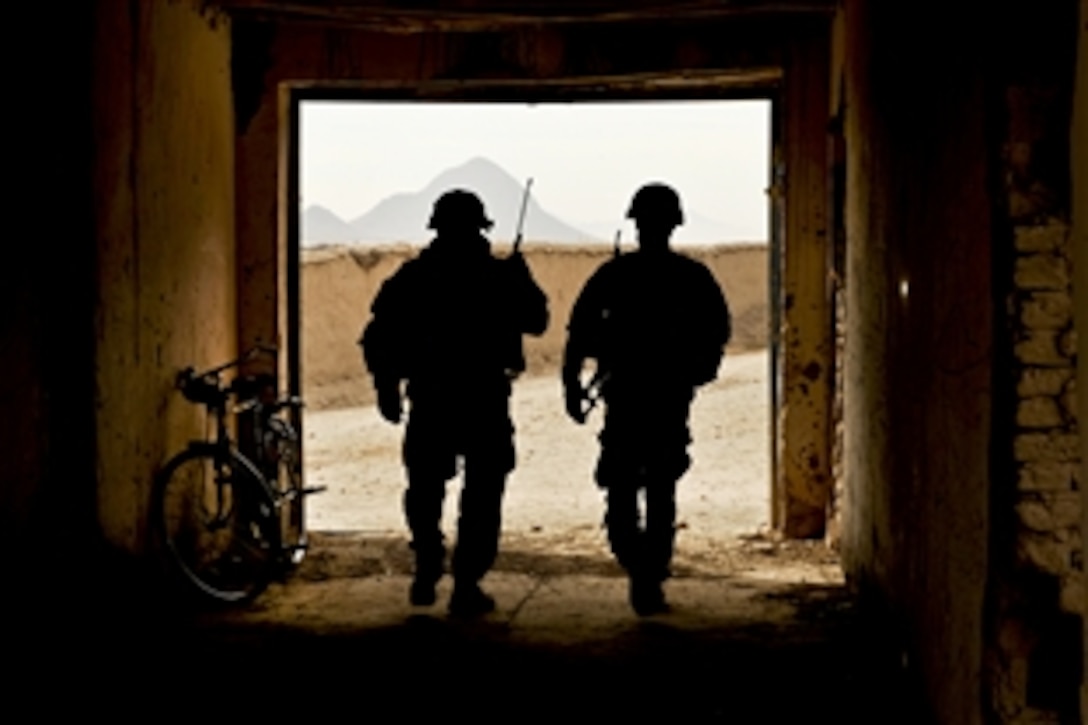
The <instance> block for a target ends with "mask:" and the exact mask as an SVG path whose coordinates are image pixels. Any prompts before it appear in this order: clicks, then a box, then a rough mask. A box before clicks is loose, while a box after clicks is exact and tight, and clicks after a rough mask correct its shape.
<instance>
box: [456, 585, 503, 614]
mask: <svg viewBox="0 0 1088 725" xmlns="http://www.w3.org/2000/svg"><path fill="white" fill-rule="evenodd" d="M449 609H450V614H452V615H454V616H455V617H478V616H480V615H482V614H487V613H488V612H493V611H494V610H495V600H494V599H493V598H492V597H491V596H490V595H489V594H487V593H486V592H485V591H484V590H483V589H481V588H480V583H479V582H476V581H472V582H466V581H463V580H462V581H454V584H453V594H452V595H451V596H450V606H449Z"/></svg>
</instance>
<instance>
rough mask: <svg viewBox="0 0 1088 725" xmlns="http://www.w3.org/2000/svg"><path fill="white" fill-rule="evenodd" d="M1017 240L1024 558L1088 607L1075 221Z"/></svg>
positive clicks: (1020, 233) (1078, 610)
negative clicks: (1075, 316) (1072, 225)
mask: <svg viewBox="0 0 1088 725" xmlns="http://www.w3.org/2000/svg"><path fill="white" fill-rule="evenodd" d="M1015 243H1016V258H1015V267H1014V273H1013V285H1014V295H1013V300H1014V303H1013V307H1014V309H1013V310H1012V312H1013V315H1014V318H1013V328H1014V336H1015V337H1014V345H1015V347H1014V350H1013V353H1014V356H1015V359H1016V361H1017V363H1018V376H1019V380H1018V383H1017V388H1016V404H1017V406H1016V434H1015V438H1014V441H1013V448H1014V450H1013V452H1014V457H1015V461H1016V466H1017V494H1016V514H1017V522H1018V530H1017V542H1016V544H1017V547H1016V549H1017V559H1018V561H1017V563H1018V565H1019V566H1020V567H1027V568H1030V569H1032V570H1034V571H1035V572H1038V573H1041V574H1044V575H1048V576H1050V577H1053V578H1054V579H1055V580H1057V583H1058V591H1059V608H1060V610H1061V611H1063V612H1066V613H1069V614H1083V613H1084V610H1085V601H1086V599H1088V596H1086V589H1085V576H1084V546H1083V541H1082V535H1081V531H1080V528H1081V494H1080V487H1081V486H1082V485H1083V484H1084V482H1083V481H1081V480H1080V479H1079V476H1080V459H1079V451H1078V440H1079V439H1078V433H1077V425H1078V423H1077V404H1076V385H1077V382H1076V347H1077V341H1076V331H1075V329H1074V326H1073V286H1072V277H1073V275H1072V252H1073V250H1072V247H1071V239H1070V228H1069V225H1068V224H1065V223H1062V222H1058V221H1053V222H1049V223H1045V224H1042V225H1034V226H1021V227H1017V228H1016V229H1015Z"/></svg>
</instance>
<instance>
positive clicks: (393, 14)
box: [216, 0, 835, 33]
mask: <svg viewBox="0 0 1088 725" xmlns="http://www.w3.org/2000/svg"><path fill="white" fill-rule="evenodd" d="M216 4H217V5H218V6H219V7H221V8H222V9H223V10H225V11H227V12H228V13H230V14H232V15H234V16H236V17H241V18H248V19H255V20H265V21H271V22H279V23H306V24H318V25H332V26H337V27H354V28H359V29H365V30H373V31H380V32H392V33H426V32H487V31H498V30H505V29H509V28H514V27H519V26H539V25H554V24H585V23H613V24H614V23H625V22H661V21H699V20H708V19H714V18H725V17H736V16H754V15H758V16H785V15H799V14H801V15H803V14H808V15H811V14H825V15H826V14H830V13H831V12H832V11H833V10H834V5H835V3H834V2H833V1H832V0H691V1H689V2H674V3H667V2H660V1H654V0H633V1H629V2H618V1H616V0H611V1H608V2H604V1H597V2H589V1H587V2H576V1H573V0H556V1H553V2H531V1H522V2H517V1H516V0H514V1H511V0H477V1H472V0H463V1H462V2H453V3H451V2H438V1H437V0H435V2H433V3H432V5H433V7H427V5H426V4H422V3H412V4H411V6H410V7H405V5H406V3H401V2H396V0H357V1H355V2H351V1H349V0H333V1H329V0H309V1H306V0H218V2H217V3H216Z"/></svg>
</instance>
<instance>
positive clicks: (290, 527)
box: [267, 418, 308, 565]
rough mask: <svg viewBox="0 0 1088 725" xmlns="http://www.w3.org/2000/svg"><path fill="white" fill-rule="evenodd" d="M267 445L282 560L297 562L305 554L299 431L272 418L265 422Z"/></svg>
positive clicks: (281, 420)
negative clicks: (273, 469)
mask: <svg viewBox="0 0 1088 725" xmlns="http://www.w3.org/2000/svg"><path fill="white" fill-rule="evenodd" d="M267 431H268V435H269V436H270V437H271V440H270V441H269V444H270V446H269V447H270V448H271V449H272V451H273V455H274V456H275V461H276V464H277V465H276V472H275V482H274V486H275V488H276V491H277V499H278V502H279V513H280V541H282V542H283V547H284V554H285V557H284V563H285V564H287V565H292V564H298V563H300V562H301V561H302V559H303V557H305V556H306V547H307V543H308V542H307V536H306V525H305V523H306V522H305V512H304V510H303V499H305V494H304V491H303V488H302V451H301V449H300V446H299V441H298V433H297V432H296V431H295V429H294V426H292V425H291V424H290V423H288V422H287V421H285V420H283V419H281V418H271V419H270V420H269V422H268V428H267Z"/></svg>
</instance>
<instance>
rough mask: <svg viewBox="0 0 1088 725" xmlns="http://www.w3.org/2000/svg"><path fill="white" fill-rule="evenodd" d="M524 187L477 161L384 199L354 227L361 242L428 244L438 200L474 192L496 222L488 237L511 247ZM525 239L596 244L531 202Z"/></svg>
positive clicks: (354, 222) (496, 168) (495, 167)
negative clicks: (453, 191)
mask: <svg viewBox="0 0 1088 725" xmlns="http://www.w3.org/2000/svg"><path fill="white" fill-rule="evenodd" d="M523 187H524V182H523V181H518V180H517V179H515V178H514V177H513V176H511V175H510V174H509V173H507V172H506V171H505V170H504V169H502V168H501V167H500V166H498V165H497V164H495V163H494V162H492V161H489V160H488V159H485V158H474V159H472V160H470V161H468V162H466V163H464V164H462V165H460V166H457V167H454V168H452V169H447V170H446V171H443V172H442V173H441V174H439V175H438V176H437V177H436V178H435V179H434V180H433V181H431V182H430V183H429V184H427V186H426V187H425V188H424V189H422V190H421V191H418V192H415V193H401V194H394V195H393V196H390V197H388V198H386V199H383V200H382V201H380V202H379V203H378V204H377V205H375V206H374V208H373V209H371V210H370V211H368V212H367V213H366V214H363V215H362V216H360V217H357V218H355V219H353V220H351V222H350V224H351V227H352V228H353V229H354V230H355V234H356V238H357V239H359V240H360V241H362V242H410V243H417V244H418V243H424V242H426V241H428V240H429V239H430V238H431V237H432V236H433V232H431V231H430V230H428V229H427V228H426V227H427V220H428V219H430V216H431V208H432V207H433V206H434V202H435V200H436V199H437V198H438V197H439V196H441V195H442V194H443V193H444V192H446V191H449V190H450V189H455V188H462V189H468V190H469V191H473V192H475V193H476V195H477V196H479V197H480V199H482V200H483V202H484V207H485V208H486V210H487V214H488V216H489V217H490V218H491V219H492V220H493V221H494V222H495V226H494V227H493V228H492V229H491V231H490V232H489V233H488V237H489V238H490V239H491V240H492V241H511V240H512V239H513V238H514V235H515V233H516V230H517V219H518V213H519V211H520V210H521V197H522V192H523ZM522 233H523V236H524V238H525V239H526V240H533V241H548V242H559V243H578V242H587V241H594V238H593V236H592V235H590V234H587V233H586V232H584V231H582V230H580V229H576V228H575V227H573V226H571V225H570V224H567V223H566V222H564V221H562V220H560V219H559V218H557V217H555V216H553V215H552V214H550V213H548V212H547V211H545V210H544V208H543V207H541V206H540V204H538V203H537V202H536V199H534V198H533V197H532V196H530V197H529V203H528V205H527V207H526V210H525V224H524V227H523V230H522Z"/></svg>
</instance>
